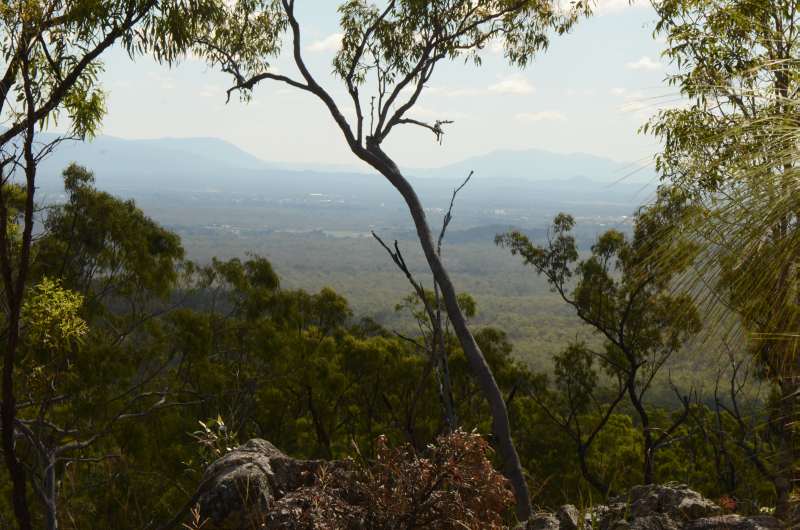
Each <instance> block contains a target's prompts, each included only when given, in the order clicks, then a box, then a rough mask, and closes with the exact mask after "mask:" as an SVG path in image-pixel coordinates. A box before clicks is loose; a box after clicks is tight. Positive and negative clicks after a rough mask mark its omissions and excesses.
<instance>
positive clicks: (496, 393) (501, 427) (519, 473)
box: [356, 140, 531, 521]
mask: <svg viewBox="0 0 800 530" xmlns="http://www.w3.org/2000/svg"><path fill="white" fill-rule="evenodd" d="M367 151H368V154H369V155H372V156H362V158H363V159H364V160H365V161H366V162H368V163H369V164H370V165H372V166H373V167H374V168H375V169H377V170H378V171H379V172H380V173H381V174H382V175H383V176H385V177H386V178H387V179H388V180H389V182H391V184H392V185H393V186H394V187H395V188H396V189H397V191H399V192H400V194H401V195H402V196H403V199H404V200H405V202H406V204H407V205H408V208H409V211H410V213H411V217H412V219H413V220H414V226H415V227H416V230H417V236H418V237H419V241H420V244H421V245H422V250H423V251H424V253H425V258H426V259H427V261H428V265H429V266H430V268H431V272H432V273H433V277H434V279H435V280H436V282H437V283H438V284H439V287H440V288H441V291H442V299H443V300H444V305H445V309H446V310H447V316H448V317H449V318H450V322H451V323H452V324H453V331H454V332H455V334H456V336H457V337H458V340H459V342H460V343H461V348H462V349H463V350H464V354H465V355H466V356H467V359H468V360H469V364H470V368H471V369H472V373H473V375H474V376H475V379H476V380H477V382H478V386H479V387H480V389H481V391H482V393H483V395H484V397H485V398H486V401H487V402H488V403H489V408H490V410H491V413H492V430H493V434H494V436H495V438H496V440H497V448H498V451H499V453H500V456H501V457H502V458H503V467H504V473H505V475H506V477H507V478H508V479H509V480H510V481H511V485H512V486H513V488H514V493H515V496H516V501H517V506H516V513H517V517H518V518H519V519H520V520H521V521H525V520H527V519H528V518H530V515H531V503H530V491H529V489H528V484H527V482H526V480H525V475H524V473H523V470H522V464H521V462H520V460H519V455H518V454H517V450H516V448H515V447H514V441H513V440H512V438H511V425H510V423H509V419H508V410H507V409H506V403H505V400H504V398H503V394H502V392H501V391H500V388H499V387H498V386H497V381H496V380H495V378H494V375H493V374H492V370H491V368H490V367H489V365H488V363H487V362H486V358H485V357H484V356H483V352H481V349H480V347H479V346H478V343H477V342H475V338H474V337H473V336H472V333H471V332H470V330H469V327H468V326H467V320H466V318H464V315H463V313H462V312H461V308H460V307H459V305H458V298H457V296H456V291H455V288H454V287H453V283H452V282H451V281H450V276H449V275H448V274H447V271H446V270H445V268H444V265H443V264H442V261H441V259H440V257H439V255H438V254H437V252H436V246H435V244H434V241H433V235H432V234H431V230H430V227H429V225H428V221H427V219H426V217H425V210H424V209H423V207H422V203H420V200H419V197H417V193H416V191H414V188H413V187H412V186H411V184H410V183H409V182H408V181H407V180H406V179H405V177H403V175H402V173H401V172H400V170H399V168H398V167H397V165H396V164H395V163H394V162H393V161H392V160H391V159H390V158H389V157H388V156H387V155H386V154H385V153H384V152H383V151H382V150H381V149H380V147H379V146H378V145H376V144H375V143H371V142H370V141H369V140H368V147H367ZM356 154H359V153H356Z"/></svg>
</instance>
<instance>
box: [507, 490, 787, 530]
mask: <svg viewBox="0 0 800 530" xmlns="http://www.w3.org/2000/svg"><path fill="white" fill-rule="evenodd" d="M522 528H524V529H525V530H531V529H537V530H581V529H583V530H779V529H784V528H788V527H787V526H786V525H784V524H782V523H781V522H779V521H778V520H777V519H775V518H774V517H770V516H753V517H744V516H741V515H730V514H728V515H723V513H722V508H720V507H719V506H717V505H716V504H715V503H714V502H712V501H710V500H708V499H706V498H704V497H703V496H702V495H700V494H699V493H697V492H696V491H693V490H691V489H689V488H688V487H686V486H683V485H670V486H660V485H650V486H637V487H634V488H632V489H631V490H630V491H629V492H628V494H627V495H622V496H619V497H616V498H613V499H611V500H610V501H609V503H608V504H603V505H599V506H594V507H592V508H589V509H587V510H584V511H580V510H578V509H577V508H575V506H572V505H567V506H562V507H561V509H559V510H558V512H556V514H549V513H542V514H538V515H536V516H534V517H533V518H532V519H531V520H530V521H528V523H527V524H526V525H524V526H522Z"/></svg>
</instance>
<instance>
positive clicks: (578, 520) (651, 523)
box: [197, 439, 788, 530]
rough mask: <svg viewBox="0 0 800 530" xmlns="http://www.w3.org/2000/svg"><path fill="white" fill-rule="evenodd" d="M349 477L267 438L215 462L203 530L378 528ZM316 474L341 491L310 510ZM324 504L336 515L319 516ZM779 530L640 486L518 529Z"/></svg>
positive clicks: (689, 497)
mask: <svg viewBox="0 0 800 530" xmlns="http://www.w3.org/2000/svg"><path fill="white" fill-rule="evenodd" d="M323 467H324V473H322V470H323ZM352 472H353V468H352V466H350V465H348V463H347V461H341V462H329V463H327V462H323V461H319V460H296V459H294V458H290V457H288V456H286V455H285V454H283V453H282V452H281V451H280V450H278V449H277V448H276V447H275V446H274V445H272V444H271V443H269V442H267V441H266V440H260V439H255V440H250V441H249V442H247V443H245V444H243V445H241V446H240V447H237V448H236V449H234V450H233V451H231V452H230V453H228V454H226V455H224V456H223V457H221V458H220V459H219V460H217V461H216V462H214V463H213V464H211V465H210V466H209V467H208V469H207V470H206V472H205V474H204V475H203V481H202V483H201V485H200V488H199V490H198V493H197V505H198V507H199V510H200V518H201V520H202V521H204V523H203V524H204V526H203V529H204V530H245V529H247V530H249V529H253V528H262V529H265V530H278V529H281V530H313V529H315V528H320V526H321V525H322V526H324V527H326V528H334V527H335V528H339V526H335V525H334V526H331V525H330V524H328V523H330V521H329V520H327V519H325V518H326V517H329V515H330V514H331V513H338V514H342V513H344V514H346V515H347V521H348V524H347V528H349V529H367V528H370V527H374V525H372V524H370V519H369V517H370V515H369V509H368V506H367V504H365V498H364V494H363V490H359V489H358V488H355V489H354V490H353V491H350V490H351V488H350V487H349V486H346V485H347V484H349V481H348V480H347V479H348V478H349V477H350V474H351V473H352ZM317 473H321V474H323V475H325V476H326V477H328V478H333V479H334V480H332V482H330V483H331V484H339V485H343V486H333V487H334V489H335V495H334V496H328V497H324V498H316V497H315V498H314V500H313V502H314V503H315V504H314V506H312V505H311V504H310V502H311V501H309V497H308V495H304V493H307V492H308V490H307V489H306V488H307V487H309V486H312V485H313V484H314V479H315V476H316V474H317ZM337 477H338V478H337ZM330 491H333V490H329V492H330ZM320 503H321V504H320ZM337 503H339V504H337ZM319 506H325V507H328V508H330V507H335V508H336V510H334V511H333V512H331V511H330V510H328V511H327V512H325V511H324V510H323V511H320V510H319V509H318V508H319ZM325 514H328V515H325ZM341 528H344V526H342V527H341ZM782 528H788V526H787V525H785V524H781V523H780V522H779V521H778V520H777V519H775V518H774V517H771V516H756V517H743V516H740V515H722V509H721V508H720V507H719V506H717V505H716V504H714V503H713V502H712V501H710V500H708V499H706V498H704V497H703V496H702V495H700V494H699V493H697V492H696V491H693V490H691V489H689V488H688V487H687V486H683V485H648V486H637V487H634V488H632V489H631V490H630V492H629V493H628V494H627V495H622V496H619V497H616V498H614V499H611V500H610V502H609V503H608V504H604V505H598V506H593V507H591V508H589V509H588V510H586V511H584V512H581V511H579V510H578V509H577V508H576V507H575V506H573V505H571V504H568V505H565V506H562V507H561V508H560V509H559V510H558V511H557V512H556V513H555V514H550V513H539V514H536V515H534V516H533V517H531V519H529V520H528V521H527V522H526V523H523V524H520V525H519V526H517V530H779V529H782Z"/></svg>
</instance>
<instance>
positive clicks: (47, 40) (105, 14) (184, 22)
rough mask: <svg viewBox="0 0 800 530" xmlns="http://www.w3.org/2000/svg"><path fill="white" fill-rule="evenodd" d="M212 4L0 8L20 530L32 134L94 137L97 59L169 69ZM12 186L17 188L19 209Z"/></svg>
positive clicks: (5, 404) (6, 300)
mask: <svg viewBox="0 0 800 530" xmlns="http://www.w3.org/2000/svg"><path fill="white" fill-rule="evenodd" d="M215 5H216V2H214V1H212V0H208V1H206V0H167V1H164V2H159V1H158V0H32V1H31V0H9V1H5V2H2V3H1V4H0V122H1V123H2V132H1V133H0V276H2V284H3V285H2V286H3V304H4V308H3V309H4V317H5V318H4V322H3V328H4V329H3V335H2V341H3V347H4V351H3V371H2V391H1V392H2V407H0V429H2V449H3V458H4V461H5V465H6V467H7V469H8V472H9V476H10V478H11V483H12V497H13V505H14V512H15V516H16V519H17V523H18V524H19V526H20V528H23V529H28V528H31V516H30V511H29V509H28V502H27V498H26V482H27V481H26V473H25V469H24V468H23V466H22V464H21V463H20V461H19V459H18V458H17V454H16V449H15V416H16V410H17V407H16V403H15V391H14V367H15V365H16V364H17V362H18V361H19V359H18V358H17V357H18V353H19V351H18V350H19V346H20V343H21V340H22V338H23V337H22V336H21V335H22V333H21V326H20V322H21V313H22V308H23V306H24V303H25V292H26V288H27V287H28V279H29V272H30V271H29V269H30V265H31V257H32V256H31V249H32V242H33V228H34V215H35V200H34V195H35V189H36V173H37V166H38V163H39V161H40V160H41V159H42V158H43V157H44V156H46V155H47V154H48V153H49V152H51V150H52V149H53V148H54V147H55V144H57V143H58V140H56V141H55V142H44V143H43V142H42V140H41V138H40V136H39V133H40V132H41V131H42V130H43V129H45V128H47V127H48V126H49V125H53V124H55V123H56V122H60V124H61V128H62V130H63V129H66V130H67V133H66V134H65V136H66V137H78V138H83V137H85V136H87V135H92V134H93V133H94V132H95V131H96V130H97V127H98V126H99V123H100V120H101V118H102V116H103V113H104V110H105V106H104V94H103V91H102V89H101V87H100V85H99V75H100V73H101V70H102V66H101V64H100V63H99V62H98V59H99V58H100V56H101V55H102V54H103V53H104V52H106V51H107V50H109V49H110V48H111V47H112V46H114V45H115V44H119V45H121V46H122V47H124V48H125V49H126V50H127V51H128V53H130V54H134V53H139V52H145V51H148V52H152V53H154V54H155V55H156V57H157V58H159V59H161V60H167V61H169V60H172V59H173V58H175V57H176V55H177V53H178V52H179V51H180V50H182V49H184V48H185V46H186V44H187V42H188V40H187V38H188V37H189V35H190V33H191V32H190V31H189V30H190V28H191V27H192V26H193V25H194V23H195V22H196V21H197V20H198V19H199V18H202V17H203V16H207V15H210V14H211V13H212V12H213V11H214V9H215ZM15 181H19V183H20V184H21V187H22V190H23V191H22V200H20V201H17V200H15V198H14V196H16V195H18V194H17V192H16V191H14V190H16V186H15Z"/></svg>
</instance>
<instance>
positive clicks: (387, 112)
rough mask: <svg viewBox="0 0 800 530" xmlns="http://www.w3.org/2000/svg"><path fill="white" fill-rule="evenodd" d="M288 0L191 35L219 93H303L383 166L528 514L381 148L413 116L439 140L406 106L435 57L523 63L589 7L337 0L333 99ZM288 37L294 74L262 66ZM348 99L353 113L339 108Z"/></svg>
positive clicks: (499, 401)
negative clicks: (308, 56)
mask: <svg viewBox="0 0 800 530" xmlns="http://www.w3.org/2000/svg"><path fill="white" fill-rule="evenodd" d="M297 4H298V3H297V2H296V1H295V0H238V1H236V2H233V4H232V6H231V7H230V8H229V11H228V13H227V16H226V17H225V18H224V20H220V21H218V22H217V23H214V24H209V25H208V26H207V27H206V30H207V31H206V32H205V33H202V32H201V34H200V35H198V39H197V47H196V50H195V51H196V52H198V53H200V54H202V55H204V56H205V57H206V59H207V60H208V61H209V62H210V63H211V64H213V65H215V66H217V67H218V68H220V69H221V70H223V71H224V72H227V73H229V74H230V75H231V76H232V77H233V86H232V87H231V88H230V90H229V91H228V95H229V96H230V95H231V93H233V92H236V91H240V92H241V93H243V94H244V95H245V97H249V96H250V95H251V91H252V90H253V88H254V87H256V86H257V85H258V84H259V83H261V82H277V83H282V84H284V85H287V86H289V87H291V88H294V89H296V90H298V91H302V92H306V93H308V94H309V95H310V96H312V97H314V98H316V99H317V100H318V101H319V102H320V103H321V104H322V105H323V106H324V107H325V109H327V112H328V114H329V115H330V118H331V119H332V120H333V122H334V123H335V124H336V126H337V127H338V129H339V131H340V132H341V134H342V137H343V139H344V142H345V144H346V145H347V147H348V148H349V149H350V150H351V151H352V152H353V154H354V155H355V156H356V157H358V158H359V159H361V160H362V161H363V162H365V163H366V164H368V165H369V166H371V167H372V168H373V169H375V170H376V171H377V172H378V173H380V174H381V175H383V177H385V178H386V179H387V180H388V181H389V183H390V184H391V185H392V186H394V187H395V188H396V189H397V191H398V192H399V193H400V194H401V195H402V197H403V199H404V200H405V202H406V204H407V206H408V208H409V211H410V213H411V217H412V219H413V221H414V225H415V227H416V231H417V235H418V237H419V240H420V243H421V245H422V249H423V251H424V254H425V258H426V260H427V262H428V265H429V266H430V269H431V271H432V273H433V276H434V279H435V281H436V283H437V284H438V285H439V287H440V288H441V291H442V298H443V300H444V305H445V308H446V311H447V314H448V317H449V319H450V322H451V323H452V325H453V329H454V331H455V334H456V335H457V336H458V339H459V341H460V343H461V346H462V348H463V349H464V351H465V352H466V355H467V356H468V358H469V360H470V363H471V367H472V370H473V373H474V375H475V377H476V378H477V379H478V381H479V384H480V386H481V388H482V391H483V393H484V395H485V396H486V399H487V401H488V402H489V404H490V407H491V410H492V416H493V418H494V421H493V430H494V434H495V436H496V437H497V441H498V446H499V452H500V454H501V456H502V458H503V460H504V461H505V473H506V476H508V477H509V479H510V480H511V481H512V483H513V486H514V490H515V493H516V498H517V513H518V516H519V517H521V518H527V516H528V515H529V514H530V506H529V504H530V502H529V493H528V488H527V485H526V482H525V478H524V476H523V471H522V468H521V465H520V463H519V457H518V455H517V453H516V450H515V448H514V444H513V441H512V438H511V432H510V427H509V422H508V414H507V411H506V407H505V404H504V402H503V398H502V395H501V394H500V392H499V390H498V387H497V384H496V382H495V380H494V377H493V376H492V373H491V370H490V369H489V366H488V365H487V363H486V361H485V359H484V357H483V355H482V353H481V351H480V348H479V347H478V345H477V343H476V342H475V339H474V337H473V336H472V333H471V332H470V330H469V328H468V326H467V322H466V320H465V318H464V315H463V314H462V311H461V309H460V307H459V305H458V297H457V294H456V290H455V287H454V285H453V283H452V281H451V280H450V277H449V275H448V273H447V271H446V269H445V267H444V265H443V264H442V260H441V259H440V257H439V255H438V254H437V252H436V245H435V242H434V238H433V236H432V234H431V229H430V226H429V224H428V220H427V218H426V215H425V210H424V208H423V206H422V204H421V202H420V200H419V198H418V196H417V194H416V192H415V190H414V188H413V187H412V186H411V184H410V183H409V181H408V180H407V179H406V177H405V176H404V175H403V172H402V171H401V170H400V168H399V166H398V164H397V163H396V162H395V160H394V159H393V158H392V156H391V155H390V154H388V153H387V152H386V151H385V150H384V148H383V146H384V144H385V143H386V140H387V139H388V138H390V137H391V135H392V133H393V132H395V131H397V130H398V129H399V128H401V127H408V126H414V127H419V128H422V129H424V130H426V131H427V132H428V133H432V134H433V135H434V137H435V138H436V139H437V140H440V139H441V137H442V135H443V133H444V127H445V126H446V125H447V124H449V123H450V122H449V121H448V120H447V119H446V117H443V118H442V119H439V120H435V121H424V120H422V119H419V118H417V117H415V116H414V108H415V105H416V104H417V102H418V101H419V99H420V96H421V95H422V94H423V92H424V91H425V88H426V85H427V84H428V82H430V81H431V79H432V78H433V75H434V72H435V70H436V68H437V66H439V65H441V64H442V63H443V62H446V61H456V60H465V61H472V62H474V63H476V64H480V62H481V58H482V55H483V53H484V52H485V50H486V48H487V46H489V45H490V44H492V42H493V41H499V42H502V45H503V47H504V50H505V57H506V59H507V60H508V61H509V63H511V64H512V65H515V66H525V65H527V64H528V63H529V62H530V60H531V58H532V57H533V56H534V55H535V54H537V53H538V52H541V51H543V50H544V49H545V48H546V47H547V46H548V43H549V41H550V36H551V34H553V33H558V34H561V33H564V32H566V31H568V30H569V28H570V27H571V26H572V25H573V24H574V23H575V22H576V21H577V19H578V18H579V16H581V15H583V14H587V13H588V11H589V5H588V4H589V2H588V1H584V0H580V1H577V2H573V3H570V4H569V5H568V6H566V7H564V6H563V3H562V2H557V1H555V0H435V1H429V0H389V1H388V2H379V3H372V2H367V1H364V0H347V1H344V2H343V3H342V4H341V5H340V7H339V14H340V28H341V33H342V35H343V36H342V42H341V48H340V49H339V51H338V53H337V54H336V56H335V59H334V60H333V73H334V76H335V78H336V81H337V82H338V83H341V85H343V87H344V89H345V91H346V94H347V96H346V97H345V98H343V99H342V100H337V99H336V97H335V96H334V95H335V92H333V91H332V90H330V89H328V88H325V87H324V86H323V83H322V82H321V81H320V79H319V77H318V76H316V75H315V74H314V73H312V72H311V70H310V69H309V67H308V66H307V64H306V61H305V59H304V57H303V43H302V38H303V32H302V22H301V20H299V19H298V17H297V15H296V7H297ZM284 45H286V46H287V48H288V49H289V51H290V53H291V57H292V59H293V62H294V67H296V73H295V74H288V73H282V72H278V71H277V70H276V69H275V68H273V67H272V64H271V63H272V61H273V60H274V59H275V58H276V56H277V55H278V53H279V52H280V50H281V49H282V48H283V46H284ZM345 105H347V106H348V107H352V108H353V109H354V111H353V112H352V116H351V115H350V114H351V113H349V112H348V113H345V112H344V108H345V107H344V106H345Z"/></svg>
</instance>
